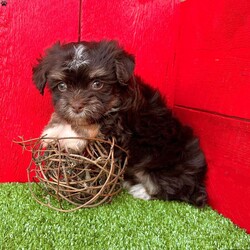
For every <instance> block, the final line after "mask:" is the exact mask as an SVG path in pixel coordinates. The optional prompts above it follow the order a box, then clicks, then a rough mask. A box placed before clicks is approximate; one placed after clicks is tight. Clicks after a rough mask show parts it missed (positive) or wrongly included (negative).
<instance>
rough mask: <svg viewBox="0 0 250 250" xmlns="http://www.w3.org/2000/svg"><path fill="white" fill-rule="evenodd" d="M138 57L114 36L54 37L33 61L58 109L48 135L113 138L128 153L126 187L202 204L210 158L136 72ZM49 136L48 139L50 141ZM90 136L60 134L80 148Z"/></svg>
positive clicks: (146, 195)
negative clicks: (90, 39)
mask: <svg viewBox="0 0 250 250" xmlns="http://www.w3.org/2000/svg"><path fill="white" fill-rule="evenodd" d="M134 66H135V60H134V57H133V56H132V55H130V54H129V53H127V52H126V51H124V50H123V49H122V48H121V47H120V46H119V45H118V43H117V42H115V41H101V42H80V43H69V44H63V45H62V44H60V43H57V44H55V45H54V46H53V47H52V48H50V49H48V50H47V51H46V53H45V56H44V57H43V58H41V59H39V60H38V64H37V65H36V66H35V67H34V68H33V81H34V83H35V84H36V87H37V88H38V90H39V91H40V93H41V94H43V93H44V89H45V86H46V83H47V85H48V88H49V90H50V92H51V94H52V99H53V104H54V109H55V112H54V113H53V114H52V117H51V120H50V122H49V124H48V125H47V126H46V127H45V129H44V131H43V133H42V135H43V136H45V135H46V136H47V137H77V136H84V137H102V138H106V139H107V138H110V137H112V136H113V137H115V138H116V143H117V144H118V145H120V146H121V147H123V148H124V149H126V150H127V151H128V152H129V157H128V167H127V169H126V173H125V176H124V179H125V182H124V187H125V188H127V189H128V191H129V193H130V194H132V195H133V196H134V197H136V198H141V199H144V200H150V199H163V200H179V201H184V202H188V203H191V204H193V205H195V206H198V207H203V206H204V205H205V204H206V201H207V193H206V189H205V184H204V182H205V175H206V169H207V165H206V161H205V157H204V154H203V152H202V151H201V149H200V146H199V141H198V139H197V138H196V137H195V136H194V135H193V131H192V129H191V128H189V127H187V126H183V125H182V124H181V123H180V122H179V121H178V119H177V118H175V117H174V116H173V115H172V112H171V110H170V109H168V108H167V106H166V102H165V100H164V98H163V97H162V96H161V95H160V93H159V92H158V91H157V90H155V89H154V88H152V87H150V86H149V85H147V84H145V83H144V82H143V81H142V80H141V79H140V78H139V77H138V76H135V75H134V73H133V71H134ZM45 143H46V140H45ZM86 144H87V142H86V141H84V140H78V139H74V140H67V141H66V140H65V141H61V145H62V147H63V148H65V149H68V150H75V151H77V152H81V151H82V150H83V149H84V147H85V146H86Z"/></svg>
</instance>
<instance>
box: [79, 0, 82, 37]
mask: <svg viewBox="0 0 250 250" xmlns="http://www.w3.org/2000/svg"><path fill="white" fill-rule="evenodd" d="M78 13H79V14H78V15H79V17H78V42H80V41H81V29H82V0H79V12H78Z"/></svg>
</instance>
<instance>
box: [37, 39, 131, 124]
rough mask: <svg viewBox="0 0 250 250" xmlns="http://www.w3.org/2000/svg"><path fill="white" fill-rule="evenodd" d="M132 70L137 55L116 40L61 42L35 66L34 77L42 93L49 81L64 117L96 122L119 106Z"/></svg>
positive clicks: (57, 109) (72, 121)
mask: <svg viewBox="0 0 250 250" xmlns="http://www.w3.org/2000/svg"><path fill="white" fill-rule="evenodd" d="M133 70H134V58H133V57H132V56H131V55H129V54H128V53H126V52H125V51H124V50H123V49H121V48H120V47H119V46H118V45H117V43H116V42H107V41H102V42H81V43H70V44H66V45H60V44H59V43H58V44H56V45H54V46H53V47H52V48H51V49H49V50H48V51H47V52H46V54H45V56H44V57H43V58H42V59H40V60H39V64H38V65H37V66H36V67H34V68H33V80H34V82H35V84H36V86H37V88H38V89H39V91H40V93H41V94H43V92H44V88H45V86H46V83H47V84H48V88H49V89H50V91H51V93H52V98H53V103H54V107H55V111H56V113H57V114H58V115H59V116H61V117H62V118H63V119H65V120H66V121H68V122H69V123H81V122H83V123H86V122H87V123H96V122H98V121H99V120H100V119H101V117H102V116H103V115H105V114H107V113H109V112H112V110H114V109H115V108H119V104H120V101H121V100H120V98H119V97H120V95H121V93H122V92H123V91H124V89H125V88H127V83H128V82H129V80H130V78H131V76H132V74H133Z"/></svg>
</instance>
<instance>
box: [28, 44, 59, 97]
mask: <svg viewBox="0 0 250 250" xmlns="http://www.w3.org/2000/svg"><path fill="white" fill-rule="evenodd" d="M60 48H61V46H60V43H59V42H58V43H56V44H55V45H54V46H52V47H51V48H50V49H48V50H47V51H46V52H45V56H44V57H42V58H40V59H38V64H37V65H36V66H34V67H33V77H32V79H33V82H34V83H35V85H36V87H37V88H38V90H39V92H40V93H41V94H42V95H43V94H44V89H45V86H46V82H47V76H48V74H49V72H50V70H51V67H52V65H51V64H52V63H55V61H56V60H55V55H56V53H58V51H59V50H60Z"/></svg>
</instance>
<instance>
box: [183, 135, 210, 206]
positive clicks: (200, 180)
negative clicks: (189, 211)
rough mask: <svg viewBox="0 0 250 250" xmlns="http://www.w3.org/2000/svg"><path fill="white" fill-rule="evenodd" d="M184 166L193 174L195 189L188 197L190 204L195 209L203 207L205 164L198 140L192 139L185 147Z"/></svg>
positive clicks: (204, 198) (204, 200)
mask: <svg viewBox="0 0 250 250" xmlns="http://www.w3.org/2000/svg"><path fill="white" fill-rule="evenodd" d="M186 152H187V153H186V157H187V158H186V161H185V165H187V166H189V167H190V168H191V169H192V171H194V172H195V181H196V183H195V187H194V190H193V192H192V194H191V197H190V203H192V204H194V205H195V206H197V207H204V206H205V205H206V203H207V192H206V187H205V179H206V172H207V162H206V159H205V156H204V153H203V152H202V150H201V148H200V144H199V139H198V138H194V139H192V140H191V141H190V142H189V143H188V144H187V145H186Z"/></svg>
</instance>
